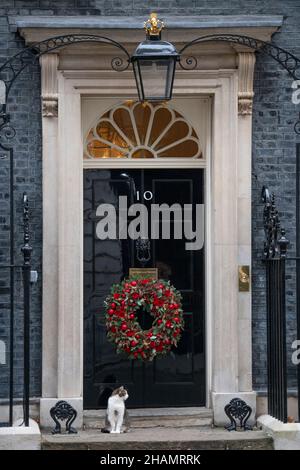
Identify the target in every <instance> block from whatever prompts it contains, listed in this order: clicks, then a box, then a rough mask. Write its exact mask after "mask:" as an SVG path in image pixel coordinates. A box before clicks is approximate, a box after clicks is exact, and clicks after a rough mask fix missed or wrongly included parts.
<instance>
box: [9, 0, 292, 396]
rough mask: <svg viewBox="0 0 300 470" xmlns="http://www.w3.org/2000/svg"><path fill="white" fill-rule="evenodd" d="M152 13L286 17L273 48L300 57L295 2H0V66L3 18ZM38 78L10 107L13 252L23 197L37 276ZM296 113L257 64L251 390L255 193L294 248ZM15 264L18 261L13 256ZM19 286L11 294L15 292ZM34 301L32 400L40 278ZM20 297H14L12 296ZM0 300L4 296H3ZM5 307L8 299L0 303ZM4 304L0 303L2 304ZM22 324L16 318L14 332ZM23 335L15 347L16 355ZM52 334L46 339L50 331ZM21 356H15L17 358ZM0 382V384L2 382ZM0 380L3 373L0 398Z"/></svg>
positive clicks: (276, 73)
mask: <svg viewBox="0 0 300 470" xmlns="http://www.w3.org/2000/svg"><path fill="white" fill-rule="evenodd" d="M151 10H156V11H157V12H158V13H159V14H160V15H161V16H163V15H164V14H170V13H171V14H172V15H247V14H249V15H250V14H251V15H254V14H257V15H259V14H262V15H263V14H267V15H271V14H279V15H283V16H284V17H285V20H284V25H283V27H282V30H281V32H280V33H277V34H276V35H275V36H274V42H275V43H276V44H278V45H280V46H282V47H284V48H287V49H288V50H290V51H292V52H293V53H294V54H296V55H298V56H299V57H300V0H285V1H284V2H282V1H281V0H261V1H260V2H257V1H256V0H247V2H246V1H245V0H242V1H241V0H228V1H226V0H225V1H223V2H220V1H213V0H166V1H158V0H155V1H152V2H151V1H150V2H148V1H138V0H57V1H55V0H27V1H26V0H1V1H0V62H1V63H2V62H3V61H4V60H5V59H6V58H7V57H8V56H11V55H12V54H14V53H15V52H17V51H18V50H20V48H22V47H23V41H22V40H21V39H20V38H18V36H17V35H16V33H14V32H12V31H11V30H10V28H9V26H8V21H7V15H8V16H12V15H63V16H67V15H116V16H117V15H122V16H124V15H127V16H131V15H135V16H136V15H141V16H147V15H148V13H149V12H150V11H151ZM39 87H40V74H39V70H38V67H37V66H33V67H31V68H30V69H27V70H26V72H25V73H23V74H22V76H20V78H19V80H18V82H17V83H16V84H15V86H14V89H13V92H12V94H11V98H10V102H9V110H10V113H11V116H12V121H13V122H14V124H15V127H16V128H17V137H16V143H17V145H16V146H15V149H16V150H15V175H16V179H15V187H16V201H17V203H16V206H17V217H16V234H17V235H16V236H17V241H16V247H17V250H18V247H19V246H21V243H22V240H21V239H20V235H19V233H20V228H21V226H20V223H21V212H20V211H21V206H20V200H21V196H22V193H23V191H24V190H26V191H27V192H28V194H29V198H30V201H31V207H32V244H33V247H34V253H33V264H34V266H35V267H36V268H38V270H39V272H40V271H41V262H42V256H41V255H42V251H41V249H42V162H41V119H40V97H39V95H40V93H39ZM297 112H299V107H298V109H297V108H296V106H295V105H293V104H292V102H291V80H290V79H289V78H288V76H287V74H286V73H285V72H284V71H283V70H282V69H281V68H280V66H279V65H278V64H276V62H274V61H273V60H272V59H270V58H266V57H258V60H257V65H256V72H255V104H254V113H253V175H254V176H253V221H252V222H253V294H254V295H253V372H254V387H255V388H256V389H258V390H259V389H264V388H265V385H266V343H265V336H266V314H265V301H264V288H265V279H264V270H263V265H262V263H261V261H260V256H261V248H262V240H263V230H262V205H261V202H260V190H261V186H262V184H267V185H268V186H269V187H270V189H271V190H274V191H275V192H276V194H277V196H278V205H279V208H280V210H281V216H282V221H283V224H284V225H285V227H286V229H287V235H288V237H289V239H290V240H291V251H292V252H293V250H294V249H295V162H296V142H297V141H298V142H300V138H299V136H298V137H297V136H296V135H295V133H294V131H293V125H292V123H293V122H294V121H295V120H296V117H297ZM5 165H6V164H5V163H4V164H3V165H1V166H0V210H1V215H0V226H1V231H0V242H1V246H0V262H5V261H7V252H8V243H9V238H8V224H9V218H8V206H9V195H8V185H7V181H8V179H7V176H8V169H7V167H6V166H5ZM17 258H19V253H18V256H17ZM294 284H295V279H294V270H291V276H290V280H289V282H288V288H289V291H290V295H289V298H288V310H289V317H288V326H289V342H291V341H292V340H293V339H294V332H293V329H294V326H295V325H294V320H293V317H294V310H295V299H294V295H293V292H292V287H293V285H294ZM18 289H19V288H18V287H17V291H18ZM33 289H34V295H33V296H32V323H31V333H32V344H31V355H32V388H31V393H32V395H36V396H38V395H39V394H40V392H41V381H40V376H41V279H40V280H39V282H38V284H37V285H36V286H35V287H34V288H33ZM1 292H2V293H3V294H7V275H6V276H5V275H3V273H2V275H1V274H0V293H1ZM17 294H18V292H16V295H17ZM3 298H4V297H3ZM6 300H7V299H6ZM1 302H2V301H1ZM1 305H2V310H0V334H1V335H4V336H5V335H7V325H6V321H5V319H6V318H7V313H8V311H7V305H4V304H3V303H2V304H1ZM20 324H21V318H20V317H19V314H17V318H16V327H18V325H20ZM20 333H21V331H20V330H18V329H17V334H16V341H17V343H18V344H19V348H21V343H20ZM49 334H51V332H49ZM20 356H21V354H20ZM16 366H17V367H16V376H17V377H18V378H19V380H18V383H19V390H21V384H22V378H21V372H22V369H21V364H19V363H18V362H17V364H16ZM293 372H294V369H293V368H291V374H290V375H291V377H290V385H291V386H293V383H294V377H293ZM1 380H2V382H1ZM5 381H6V378H5V377H4V374H2V379H1V378H0V389H1V383H2V391H4V389H5V388H6V387H5V386H4V384H5Z"/></svg>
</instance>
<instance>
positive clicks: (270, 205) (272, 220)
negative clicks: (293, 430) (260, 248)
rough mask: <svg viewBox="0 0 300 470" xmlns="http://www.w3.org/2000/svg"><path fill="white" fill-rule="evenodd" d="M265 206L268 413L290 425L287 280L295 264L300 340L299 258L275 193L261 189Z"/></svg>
mask: <svg viewBox="0 0 300 470" xmlns="http://www.w3.org/2000/svg"><path fill="white" fill-rule="evenodd" d="M262 200H263V202H264V204H265V207H264V229H265V243H264V262H265V266H266V301H267V302H266V303H267V368H268V413H269V414H270V415H271V416H274V417H275V418H277V419H279V420H281V421H283V422H287V419H288V409H287V408H288V406H287V405H288V396H287V394H288V386H287V356H288V353H291V351H287V332H286V291H287V289H286V279H287V267H288V270H290V269H293V266H291V265H290V262H296V266H297V269H296V275H297V282H296V295H295V297H296V300H297V308H296V315H295V322H296V329H295V334H296V332H297V338H298V339H300V336H299V335H300V290H299V288H300V257H295V258H292V257H288V258H287V256H286V255H287V247H288V244H289V241H288V240H287V238H286V237H285V231H284V229H283V228H282V227H281V223H280V219H279V214H278V210H277V208H276V204H275V196H274V194H272V195H271V194H270V193H269V191H268V189H267V188H265V187H264V188H263V190H262ZM288 272H289V271H288ZM297 368H298V369H297V376H298V386H297V389H298V390H297V393H298V420H299V418H300V402H299V394H300V366H299V365H298V366H297Z"/></svg>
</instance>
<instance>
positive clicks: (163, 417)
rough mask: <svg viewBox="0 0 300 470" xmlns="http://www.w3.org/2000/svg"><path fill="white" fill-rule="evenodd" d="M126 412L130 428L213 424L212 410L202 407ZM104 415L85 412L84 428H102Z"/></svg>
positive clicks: (91, 411)
mask: <svg viewBox="0 0 300 470" xmlns="http://www.w3.org/2000/svg"><path fill="white" fill-rule="evenodd" d="M128 412H129V416H130V422H131V427H132V428H154V427H172V428H174V427H175V428H178V427H192V426H211V425H212V423H213V412H212V410H210V409H208V408H204V407H201V408H200V407H198V408H197V407H190V408H147V409H131V410H128ZM105 413H106V411H105V410H85V411H84V414H83V423H84V428H85V429H99V428H101V427H103V426H104V420H105Z"/></svg>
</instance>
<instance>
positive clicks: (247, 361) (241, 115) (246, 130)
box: [238, 52, 255, 392]
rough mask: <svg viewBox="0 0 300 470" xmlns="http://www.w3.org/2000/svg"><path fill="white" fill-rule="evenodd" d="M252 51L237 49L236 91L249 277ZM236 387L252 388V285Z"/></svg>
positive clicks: (241, 249) (242, 296)
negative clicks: (238, 50)
mask: <svg viewBox="0 0 300 470" xmlns="http://www.w3.org/2000/svg"><path fill="white" fill-rule="evenodd" d="M254 65H255V54H254V53H253V52H239V53H238V66H239V90H238V139H239V140H238V149H239V156H238V257H239V265H248V266H250V279H251V174H252V165H251V161H252V159H251V156H252V155H251V150H252V104H253V95H254V93H253V72H254ZM238 301H239V318H238V336H239V390H240V391H241V392H249V391H252V326H251V286H250V291H249V292H239V299H238Z"/></svg>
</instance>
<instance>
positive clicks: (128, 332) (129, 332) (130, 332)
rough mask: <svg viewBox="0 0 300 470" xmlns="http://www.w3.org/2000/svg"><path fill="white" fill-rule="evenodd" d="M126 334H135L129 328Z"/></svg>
mask: <svg viewBox="0 0 300 470" xmlns="http://www.w3.org/2000/svg"><path fill="white" fill-rule="evenodd" d="M126 335H127V336H133V335H134V332H133V331H131V330H129V331H127V333H126Z"/></svg>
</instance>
